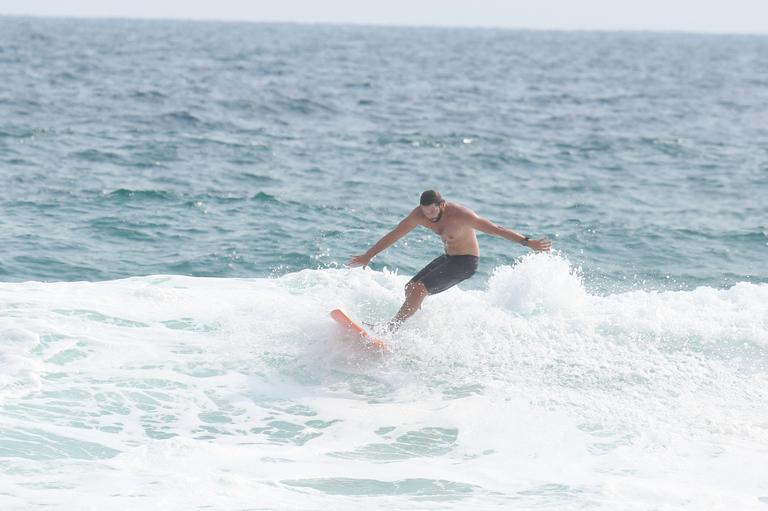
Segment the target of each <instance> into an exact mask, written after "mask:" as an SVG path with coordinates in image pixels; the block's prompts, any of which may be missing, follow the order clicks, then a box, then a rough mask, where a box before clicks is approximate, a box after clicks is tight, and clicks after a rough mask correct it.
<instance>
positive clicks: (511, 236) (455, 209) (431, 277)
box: [349, 190, 552, 330]
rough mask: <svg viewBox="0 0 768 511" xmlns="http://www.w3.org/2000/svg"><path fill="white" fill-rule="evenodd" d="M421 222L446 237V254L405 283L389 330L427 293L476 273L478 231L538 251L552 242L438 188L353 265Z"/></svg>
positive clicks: (424, 195) (367, 259)
mask: <svg viewBox="0 0 768 511" xmlns="http://www.w3.org/2000/svg"><path fill="white" fill-rule="evenodd" d="M418 225H421V226H423V227H426V228H427V229H431V230H433V231H434V232H435V233H436V234H437V235H438V236H440V237H441V238H442V240H443V246H444V247H445V254H443V255H441V256H440V257H438V258H437V259H435V260H434V261H432V262H431V263H429V264H428V265H427V266H425V267H424V268H423V269H422V270H421V271H420V272H418V273H417V274H416V275H415V276H414V277H413V278H412V279H411V280H410V281H409V282H408V283H407V284H406V285H405V302H404V303H403V306H402V307H400V310H399V311H398V312H397V314H395V317H393V318H392V319H391V320H390V321H389V323H387V328H388V329H389V330H395V329H397V328H398V327H399V326H400V325H401V324H402V323H403V321H405V320H406V319H408V318H409V317H411V316H412V315H413V314H414V313H415V312H416V311H417V310H419V309H420V308H421V302H423V301H424V298H426V297H427V295H436V294H437V293H442V292H443V291H445V290H446V289H448V288H450V287H453V286H455V285H456V284H458V283H459V282H461V281H463V280H466V279H468V278H469V277H471V276H472V275H474V273H475V271H477V264H478V261H479V259H480V246H479V245H478V244H477V237H476V236H475V230H478V231H482V232H484V233H487V234H491V235H493V236H501V237H502V238H506V239H508V240H510V241H515V242H517V243H520V244H521V245H524V246H527V247H529V248H532V249H533V250H537V251H547V250H549V249H550V247H551V245H552V243H551V242H550V241H549V240H548V239H546V238H545V239H540V240H532V239H529V238H528V237H527V236H523V235H522V234H518V233H516V232H514V231H510V230H509V229H505V228H504V227H500V226H498V225H495V224H493V223H492V222H490V221H489V220H486V219H485V218H483V217H480V216H478V215H477V214H475V212H474V211H472V210H471V209H469V208H466V207H464V206H461V205H459V204H456V203H453V202H446V201H445V200H444V199H443V198H442V197H441V196H440V194H439V193H438V192H436V191H435V190H427V191H425V192H424V193H422V194H421V200H420V201H419V206H417V207H416V208H414V209H413V211H411V212H410V214H409V215H408V216H407V217H405V218H404V219H403V220H402V221H401V222H400V223H399V224H398V225H397V227H395V228H394V229H393V230H392V231H390V232H389V233H387V234H386V235H385V236H384V237H383V238H381V239H380V240H379V241H378V242H376V244H375V245H374V246H373V247H371V248H370V249H369V250H368V251H367V252H366V253H365V254H363V255H359V256H354V257H352V258H351V259H350V260H349V266H351V267H355V266H366V265H367V264H368V263H370V262H371V259H373V258H374V257H375V256H376V254H378V253H379V252H382V251H383V250H385V249H386V248H388V247H389V246H390V245H392V244H393V243H394V242H396V241H397V240H399V239H400V238H402V237H403V236H405V235H406V234H408V233H409V232H410V231H412V230H413V229H414V228H415V227H416V226H418Z"/></svg>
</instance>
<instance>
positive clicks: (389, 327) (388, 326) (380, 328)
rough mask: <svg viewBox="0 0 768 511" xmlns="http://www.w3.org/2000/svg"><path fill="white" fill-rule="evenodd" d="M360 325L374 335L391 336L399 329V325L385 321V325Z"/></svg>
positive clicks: (365, 323) (366, 323)
mask: <svg viewBox="0 0 768 511" xmlns="http://www.w3.org/2000/svg"><path fill="white" fill-rule="evenodd" d="M361 323H362V324H363V326H365V328H367V329H368V330H370V331H371V332H373V333H375V334H376V335H385V334H391V333H394V332H395V330H397V329H398V328H400V323H394V322H392V321H387V322H386V323H369V322H367V321H361Z"/></svg>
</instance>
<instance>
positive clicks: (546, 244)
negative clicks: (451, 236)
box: [470, 213, 552, 251]
mask: <svg viewBox="0 0 768 511" xmlns="http://www.w3.org/2000/svg"><path fill="white" fill-rule="evenodd" d="M470 222H471V225H472V227H473V228H474V229H476V230H478V231H482V232H484V233H486V234H490V235H491V236H499V237H501V238H504V239H508V240H509V241H514V242H515V243H520V244H521V245H524V246H526V247H529V248H532V249H533V250H536V251H548V250H549V249H550V248H551V247H552V242H551V241H549V240H548V239H546V238H543V239H540V240H532V239H530V238H528V237H527V236H523V235H522V234H520V233H517V232H515V231H513V230H511V229H506V228H504V227H501V226H500V225H496V224H494V223H493V222H491V221H490V220H488V219H487V218H483V217H481V216H478V215H476V214H474V213H471V214H470Z"/></svg>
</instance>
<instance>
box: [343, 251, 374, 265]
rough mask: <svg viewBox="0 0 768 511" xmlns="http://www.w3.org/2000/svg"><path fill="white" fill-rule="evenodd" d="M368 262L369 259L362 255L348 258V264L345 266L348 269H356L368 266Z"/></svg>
mask: <svg viewBox="0 0 768 511" xmlns="http://www.w3.org/2000/svg"><path fill="white" fill-rule="evenodd" d="M370 262H371V258H370V257H368V256H367V255H365V254H363V255H359V256H354V257H352V258H350V260H349V262H347V266H349V267H350V268H357V267H358V266H368V263H370Z"/></svg>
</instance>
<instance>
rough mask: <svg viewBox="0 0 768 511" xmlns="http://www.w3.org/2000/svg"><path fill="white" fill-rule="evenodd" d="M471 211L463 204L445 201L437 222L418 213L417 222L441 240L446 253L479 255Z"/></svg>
mask: <svg viewBox="0 0 768 511" xmlns="http://www.w3.org/2000/svg"><path fill="white" fill-rule="evenodd" d="M470 222H471V211H469V210H468V209H467V208H465V207H463V206H459V205H457V204H453V203H450V202H449V203H446V205H445V209H444V210H443V214H442V216H441V217H440V220H439V221H437V222H430V221H429V219H428V218H426V217H424V215H420V218H419V224H420V225H423V226H424V227H426V228H427V229H431V230H432V231H434V232H435V234H437V235H438V236H440V238H441V239H442V240H443V246H444V247H445V253H446V254H448V255H474V256H478V257H479V256H480V246H479V245H478V243H477V236H475V229H474V228H472V225H471V223H470Z"/></svg>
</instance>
